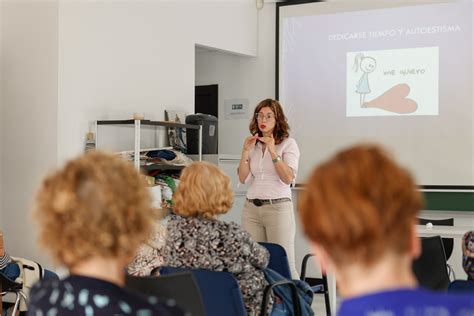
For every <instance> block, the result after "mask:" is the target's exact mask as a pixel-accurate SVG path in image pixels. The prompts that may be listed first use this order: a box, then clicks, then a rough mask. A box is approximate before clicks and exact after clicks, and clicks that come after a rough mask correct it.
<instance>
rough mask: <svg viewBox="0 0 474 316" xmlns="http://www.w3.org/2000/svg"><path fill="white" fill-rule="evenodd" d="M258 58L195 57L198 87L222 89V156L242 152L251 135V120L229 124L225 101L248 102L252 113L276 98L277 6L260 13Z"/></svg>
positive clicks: (214, 53)
mask: <svg viewBox="0 0 474 316" xmlns="http://www.w3.org/2000/svg"><path fill="white" fill-rule="evenodd" d="M258 22H259V24H258V53H257V57H245V56H239V55H235V54H229V53H225V52H220V51H211V52H205V51H204V52H198V53H197V54H196V85H208V84H215V83H217V84H218V85H219V99H218V112H219V153H220V154H237V155H240V153H241V151H242V144H243V140H244V138H245V137H247V136H248V135H250V132H249V130H248V125H249V123H250V115H251V113H249V118H246V119H237V120H235V119H234V120H226V119H225V118H224V100H226V99H236V98H237V99H238V98H244V99H248V100H249V112H252V111H253V108H254V107H255V106H256V105H257V103H258V102H259V101H261V100H262V99H265V98H274V97H275V4H270V3H267V4H265V6H264V8H263V9H262V10H260V11H259V12H258Z"/></svg>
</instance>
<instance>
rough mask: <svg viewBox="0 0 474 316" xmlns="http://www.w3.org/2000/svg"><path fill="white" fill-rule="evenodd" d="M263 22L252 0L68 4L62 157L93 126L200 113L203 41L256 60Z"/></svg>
mask: <svg viewBox="0 0 474 316" xmlns="http://www.w3.org/2000/svg"><path fill="white" fill-rule="evenodd" d="M256 22H257V13H256V8H255V4H254V3H253V1H251V0H242V1H232V2H227V1H221V2H215V1H212V2H211V1H195V2H189V1H177V2H171V1H169V2H168V1H146V2H145V1H144V2H128V1H126V2H105V1H102V2H86V1H76V2H61V3H60V5H59V89H58V91H59V106H58V113H59V118H60V120H59V125H58V135H59V139H58V155H59V160H60V161H62V160H63V159H65V158H68V157H70V156H72V155H74V154H76V153H78V152H80V151H81V150H82V147H83V139H84V134H85V132H86V130H87V126H88V123H89V122H90V121H93V120H96V119H112V118H115V119H123V118H131V116H132V114H133V113H134V112H141V113H144V114H145V117H146V118H149V119H155V120H162V119H164V110H165V109H167V108H168V109H179V110H184V111H187V112H189V113H192V112H193V111H194V47H195V44H196V43H197V44H200V45H206V46H210V47H216V48H219V49H222V50H228V51H235V52H238V53H240V54H247V55H255V54H256ZM99 137H100V135H99Z"/></svg>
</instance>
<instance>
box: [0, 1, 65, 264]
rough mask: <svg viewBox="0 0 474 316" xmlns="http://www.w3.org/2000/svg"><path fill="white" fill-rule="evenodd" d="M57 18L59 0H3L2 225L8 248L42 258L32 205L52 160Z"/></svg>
mask: <svg viewBox="0 0 474 316" xmlns="http://www.w3.org/2000/svg"><path fill="white" fill-rule="evenodd" d="M57 22H58V5H57V2H54V1H43V2H39V1H22V2H19V1H18V2H14V1H5V2H2V15H1V23H2V33H1V38H2V44H3V45H2V53H1V54H2V58H1V69H2V75H3V76H2V81H1V89H2V91H3V98H2V115H1V117H0V124H1V125H0V126H1V132H0V134H1V141H0V147H1V148H2V160H1V175H2V176H1V196H2V200H1V209H2V210H3V214H2V225H1V226H2V228H3V229H4V230H5V235H6V244H7V248H8V249H10V252H11V253H12V254H14V255H16V256H20V257H27V258H35V259H37V260H41V261H43V260H42V259H43V258H45V257H44V256H41V255H40V252H39V251H38V250H37V248H36V241H35V235H34V232H33V231H34V229H32V227H33V226H32V223H31V216H30V205H31V201H32V198H33V195H34V191H35V190H36V188H37V186H38V184H39V181H40V179H41V177H42V176H43V175H44V174H45V172H46V171H48V170H49V169H50V168H51V167H53V166H54V165H55V164H56V147H57V146H56V144H57V141H56V137H57V128H56V122H57V112H56V109H57V47H58V43H57Z"/></svg>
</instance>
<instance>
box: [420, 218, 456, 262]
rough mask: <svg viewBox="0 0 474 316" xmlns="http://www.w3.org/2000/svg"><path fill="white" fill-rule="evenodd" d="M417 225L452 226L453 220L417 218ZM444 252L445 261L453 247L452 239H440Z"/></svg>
mask: <svg viewBox="0 0 474 316" xmlns="http://www.w3.org/2000/svg"><path fill="white" fill-rule="evenodd" d="M418 223H419V224H420V225H426V224H428V223H432V224H433V225H434V226H454V218H446V219H426V218H418ZM442 240H443V246H444V252H445V254H446V260H449V258H450V257H451V254H452V253H453V247H454V239H453V238H442Z"/></svg>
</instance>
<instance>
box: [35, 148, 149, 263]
mask: <svg viewBox="0 0 474 316" xmlns="http://www.w3.org/2000/svg"><path fill="white" fill-rule="evenodd" d="M34 216H35V219H36V220H37V222H38V223H39V226H40V227H39V238H40V243H41V244H42V246H44V247H45V248H48V249H49V250H50V252H51V253H52V255H53V257H54V259H55V260H56V261H57V262H58V263H60V264H64V265H66V266H67V267H72V266H74V264H76V263H78V262H80V261H82V260H85V259H88V258H90V257H104V258H124V257H127V258H128V257H132V256H133V255H134V254H135V252H136V250H137V248H138V246H139V244H141V243H142V242H143V241H145V240H147V238H148V237H149V234H150V231H151V226H152V223H153V220H154V218H155V215H154V214H153V212H152V209H151V196H150V193H149V191H148V189H147V187H146V183H145V181H144V179H143V178H142V177H141V176H140V175H139V174H138V172H137V171H136V170H135V168H134V167H133V165H132V164H131V163H129V162H126V161H124V160H123V159H121V158H119V157H116V156H114V155H112V154H107V153H103V152H98V151H97V152H90V153H87V154H86V155H83V156H81V157H79V158H76V159H73V160H71V161H69V162H68V163H67V164H66V165H65V166H64V167H63V168H61V169H59V170H58V171H55V172H54V173H52V174H51V175H49V176H48V177H46V178H45V180H44V181H43V183H42V185H41V188H40V190H39V192H38V195H37V199H36V205H35V209H34Z"/></svg>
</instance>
